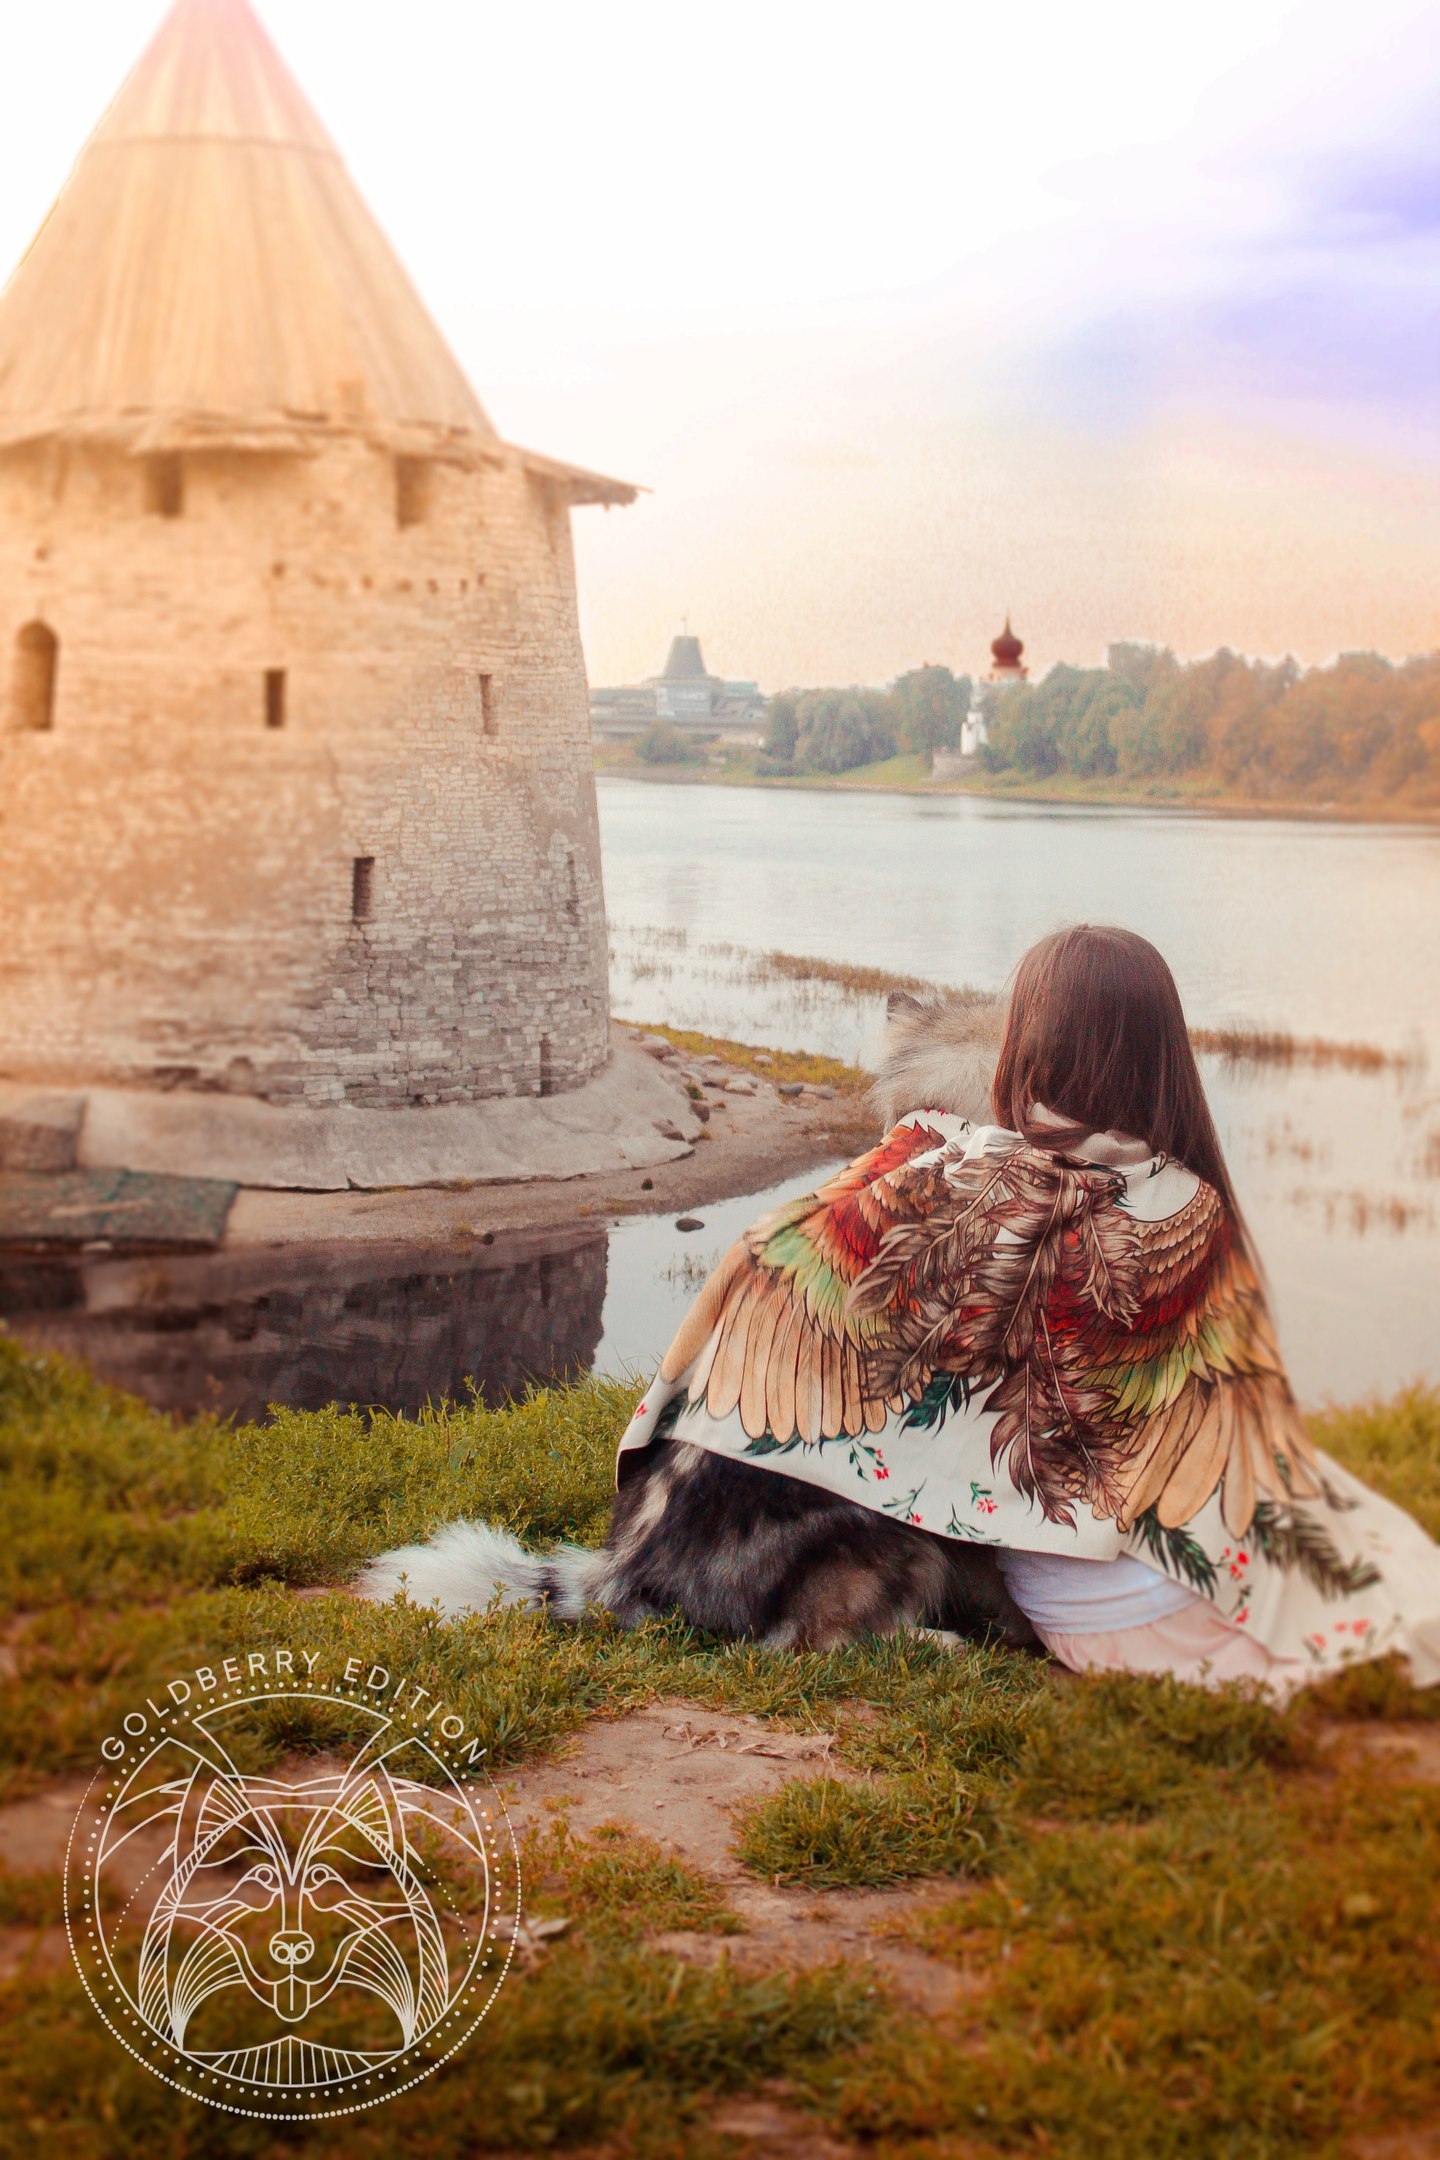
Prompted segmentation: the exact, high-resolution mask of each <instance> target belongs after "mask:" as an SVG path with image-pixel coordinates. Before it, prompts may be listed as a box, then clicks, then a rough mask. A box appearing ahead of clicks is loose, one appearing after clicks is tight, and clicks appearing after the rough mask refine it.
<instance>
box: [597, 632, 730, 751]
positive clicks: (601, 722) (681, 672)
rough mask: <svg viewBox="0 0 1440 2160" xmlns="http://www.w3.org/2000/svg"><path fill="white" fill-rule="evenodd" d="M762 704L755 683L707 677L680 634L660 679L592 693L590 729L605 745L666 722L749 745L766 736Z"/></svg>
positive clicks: (696, 643)
mask: <svg viewBox="0 0 1440 2160" xmlns="http://www.w3.org/2000/svg"><path fill="white" fill-rule="evenodd" d="M765 709H766V708H765V699H764V698H763V697H762V696H761V695H760V685H759V684H758V683H756V682H732V681H729V680H727V679H726V678H725V677H723V676H720V675H711V674H710V673H709V672H708V671H707V669H706V666H705V661H704V658H703V656H702V654H701V651H700V640H699V638H697V637H691V636H690V635H689V633H688V632H685V631H682V632H681V634H680V635H679V636H678V637H675V638H672V639H671V641H670V653H669V657H668V658H667V660H666V662H665V666H664V668H663V670H662V671H661V673H660V674H658V675H652V676H651V677H650V678H649V680H648V681H647V682H643V683H633V684H630V685H627V686H624V687H622V688H620V689H616V690H592V691H591V692H590V724H591V726H592V728H593V729H594V731H595V733H596V734H597V735H598V736H600V737H601V738H602V739H603V740H604V741H606V742H624V741H626V740H627V739H629V738H631V737H633V736H636V735H643V734H644V733H645V730H646V729H647V728H651V727H654V725H655V723H656V721H657V720H667V721H669V722H670V723H671V725H672V726H674V727H677V728H680V729H681V730H682V731H683V732H684V733H685V734H687V735H697V736H698V735H704V736H708V737H711V738H713V739H715V740H717V741H722V742H734V743H746V744H753V743H758V742H760V741H762V740H763V738H764V734H765Z"/></svg>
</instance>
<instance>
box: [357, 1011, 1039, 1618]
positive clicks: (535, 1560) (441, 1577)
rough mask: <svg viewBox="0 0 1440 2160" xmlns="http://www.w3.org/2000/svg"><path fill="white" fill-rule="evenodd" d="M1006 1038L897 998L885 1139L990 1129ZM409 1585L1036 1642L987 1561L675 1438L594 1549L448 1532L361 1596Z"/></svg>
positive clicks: (616, 1607) (471, 1608)
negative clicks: (961, 1120)
mask: <svg viewBox="0 0 1440 2160" xmlns="http://www.w3.org/2000/svg"><path fill="white" fill-rule="evenodd" d="M997 1040H998V1031H997V1025H996V1008H995V1006H994V1004H993V1002H991V1001H989V1000H985V999H981V998H977V997H975V996H973V995H972V996H965V995H964V994H957V995H951V996H944V997H935V998H929V999H923V1000H922V999H918V998H914V997H910V996H908V995H905V994H902V993H897V994H896V995H894V996H892V998H891V999H890V1001H889V1006H888V1026H887V1035H886V1045H885V1053H884V1057H883V1059H882V1063H881V1069H880V1073H879V1075H878V1077H877V1080H876V1083H875V1087H874V1090H873V1094H872V1100H873V1101H874V1103H875V1106H876V1110H877V1113H878V1115H879V1118H880V1121H881V1124H882V1128H888V1127H889V1126H890V1125H892V1124H893V1123H894V1122H895V1121H896V1119H897V1118H899V1117H902V1116H904V1115H905V1113H906V1112H907V1111H910V1110H915V1109H922V1108H923V1109H929V1110H948V1111H951V1112H953V1113H955V1114H957V1115H959V1116H962V1117H974V1118H977V1119H979V1118H983V1117H984V1116H985V1114H986V1106H987V1101H988V1095H989V1083H990V1075H991V1072H992V1071H993V1068H994V1058H995V1048H996V1043H997ZM678 1408H679V1404H678V1403H677V1404H676V1409H677V1411H678ZM402 1587H403V1588H404V1589H405V1590H406V1591H407V1592H408V1594H409V1595H410V1596H411V1597H412V1598H414V1599H415V1600H416V1601H417V1602H419V1603H421V1604H426V1605H429V1604H438V1605H439V1606H440V1607H441V1608H442V1610H444V1611H445V1612H449V1613H460V1612H477V1611H484V1610H486V1609H487V1608H488V1607H490V1606H492V1605H495V1604H499V1605H512V1606H513V1605H523V1606H539V1605H542V1604H543V1605H546V1606H548V1608H549V1610H550V1611H551V1612H552V1613H553V1614H554V1615H555V1617H556V1618H557V1619H561V1620H578V1619H580V1618H582V1616H583V1615H584V1613H585V1611H586V1610H587V1608H590V1607H597V1608H600V1609H603V1610H604V1611H607V1612H609V1613H612V1614H613V1615H614V1616H615V1617H616V1619H618V1620H619V1621H620V1623H621V1624H622V1626H625V1627H635V1626H637V1625H638V1624H639V1623H640V1622H641V1621H643V1620H647V1619H651V1618H654V1617H658V1616H659V1615H662V1614H665V1613H670V1612H679V1613H680V1614H681V1615H682V1616H683V1617H684V1618H685V1619H686V1620H687V1621H688V1622H689V1623H690V1624H691V1626H693V1627H698V1628H704V1629H706V1630H708V1631H711V1632H713V1633H715V1634H718V1635H728V1636H735V1637H739V1636H749V1637H752V1638H754V1639H755V1640H758V1641H760V1642H763V1643H766V1644H769V1645H770V1646H771V1647H773V1648H777V1649H792V1650H801V1649H810V1650H829V1649H833V1648H836V1647H837V1646H839V1645H841V1644H843V1643H849V1642H854V1641H856V1640H857V1639H858V1638H859V1637H861V1636H865V1635H889V1634H893V1633H894V1632H895V1631H896V1630H898V1629H901V1628H907V1627H930V1628H938V1629H941V1630H945V1631H947V1632H953V1633H957V1634H964V1635H973V1634H977V1633H983V1632H986V1631H994V1632H998V1633H1000V1634H1002V1635H1004V1636H1005V1637H1006V1638H1007V1639H1008V1640H1011V1641H1014V1642H1021V1643H1033V1642H1034V1640H1035V1637H1034V1634H1033V1631H1032V1630H1031V1629H1030V1626H1029V1623H1028V1622H1027V1621H1026V1620H1025V1619H1024V1617H1023V1615H1022V1614H1021V1613H1020V1611H1019V1610H1018V1608H1017V1607H1016V1606H1015V1605H1014V1603H1013V1601H1012V1600H1011V1598H1010V1596H1009V1593H1008V1592H1007V1591H1006V1589H1005V1586H1004V1583H1003V1581H1002V1579H1001V1576H1000V1571H999V1569H998V1568H997V1566H996V1564H995V1560H994V1556H993V1554H992V1553H990V1552H987V1551H986V1550H985V1549H984V1548H983V1547H979V1546H973V1545H962V1544H958V1543H957V1542H956V1541H955V1540H954V1539H952V1538H945V1537H939V1536H935V1535H933V1534H932V1533H931V1532H929V1531H927V1530H920V1529H916V1528H914V1527H913V1526H911V1525H909V1524H906V1523H901V1522H896V1521H892V1520H891V1519H890V1518H889V1517H888V1516H884V1515H880V1514H877V1513H876V1512H875V1511H874V1510H873V1509H870V1508H865V1507H861V1506H860V1505H859V1504H858V1503H857V1502H855V1501H853V1500H845V1499H842V1498H840V1497H839V1496H838V1495H836V1494H833V1493H829V1492H824V1491H821V1490H819V1489H818V1488H816V1487H814V1486H811V1485H807V1484H805V1483H803V1482H802V1481H800V1480H799V1479H796V1478H790V1477H786V1476H785V1475H784V1474H783V1472H779V1471H775V1470H762V1469H759V1468H757V1467H756V1466H755V1465H754V1464H751V1463H743V1462H736V1461H733V1460H732V1459H730V1458H729V1457H725V1456H721V1455H717V1454H713V1453H712V1452H711V1451H710V1450H709V1449H706V1448H700V1447H695V1446H693V1445H691V1444H690V1443H689V1442H688V1441H684V1440H679V1439H677V1438H676V1437H675V1436H674V1434H673V1433H667V1434H663V1435H662V1436H660V1437H657V1439H656V1441H655V1442H654V1444H653V1445H652V1446H650V1447H648V1448H645V1449H644V1450H637V1451H636V1452H635V1453H633V1454H628V1455H626V1456H625V1457H624V1458H622V1462H621V1484H620V1490H619V1492H618V1493H617V1495H616V1499H615V1507H614V1512H613V1515H612V1517H611V1522H610V1530H609V1535H608V1536H607V1538H606V1541H605V1544H604V1545H603V1547H602V1548H601V1549H600V1550H599V1551H591V1550H588V1549H586V1548H584V1547H581V1546H576V1545H564V1546H560V1547H558V1548H557V1549H556V1550H554V1551H552V1552H550V1553H546V1554H537V1553H531V1552H529V1551H527V1550H526V1548H525V1547H524V1546H523V1545H521V1544H520V1542H519V1541H518V1539H516V1538H514V1537H512V1536H511V1535H510V1534H509V1533H508V1532H507V1531H504V1530H501V1529H499V1528H498V1527H496V1526H494V1525H492V1524H486V1523H465V1522H459V1523H451V1524H450V1525H449V1526H448V1528H446V1529H444V1530H440V1531H437V1532H436V1533H435V1535H434V1536H433V1537H432V1538H431V1539H430V1541H429V1543H428V1544H425V1545H410V1546H406V1547H404V1548H402V1549H401V1550H400V1551H398V1552H391V1553H386V1554H384V1555H383V1556H382V1557H381V1558H380V1559H378V1560H376V1561H373V1562H372V1563H371V1565H370V1566H369V1567H368V1568H367V1569H366V1570H365V1572H364V1574H363V1575H362V1577H361V1579H360V1583H359V1588H360V1590H361V1592H362V1594H363V1595H365V1596H367V1597H372V1598H386V1597H390V1596H393V1595H394V1593H395V1592H396V1591H397V1590H399V1589H401V1588H402Z"/></svg>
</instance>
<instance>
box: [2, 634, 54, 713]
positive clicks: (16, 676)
mask: <svg viewBox="0 0 1440 2160" xmlns="http://www.w3.org/2000/svg"><path fill="white" fill-rule="evenodd" d="M59 667H60V640H59V638H57V637H56V635H55V632H54V631H53V630H52V629H51V628H50V625H49V624H48V623H43V622H28V623H26V625H25V627H24V629H23V630H21V631H20V632H19V634H18V635H17V637H16V639H15V660H14V669H13V673H12V675H11V682H10V703H11V717H12V721H13V724H14V726H16V727H17V728H35V729H38V730H39V731H40V732H42V733H43V732H44V731H45V730H46V729H47V728H52V727H54V725H55V677H56V674H57V673H58V671H59Z"/></svg>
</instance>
